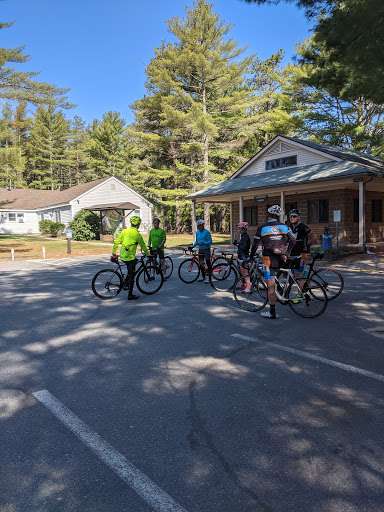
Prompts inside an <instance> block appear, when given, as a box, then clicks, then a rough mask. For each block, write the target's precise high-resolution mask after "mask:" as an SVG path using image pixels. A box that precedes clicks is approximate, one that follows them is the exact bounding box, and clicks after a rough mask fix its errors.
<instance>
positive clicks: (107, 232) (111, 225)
mask: <svg viewBox="0 0 384 512" xmlns="http://www.w3.org/2000/svg"><path fill="white" fill-rule="evenodd" d="M84 210H87V211H90V212H93V213H95V212H99V214H100V240H104V241H112V240H114V239H115V238H116V237H117V236H118V234H119V233H120V231H121V230H122V229H124V228H126V227H127V226H126V218H127V217H129V216H130V215H131V214H132V213H133V212H134V211H135V210H138V211H139V212H140V207H139V206H138V205H136V204H133V203H110V204H98V205H95V206H88V207H87V208H84ZM95 215H96V213H95Z"/></svg>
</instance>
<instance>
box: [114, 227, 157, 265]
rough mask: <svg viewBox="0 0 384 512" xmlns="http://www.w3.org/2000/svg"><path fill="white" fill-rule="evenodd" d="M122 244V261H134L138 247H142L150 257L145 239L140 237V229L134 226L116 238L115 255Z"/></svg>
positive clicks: (124, 230)
mask: <svg viewBox="0 0 384 512" xmlns="http://www.w3.org/2000/svg"><path fill="white" fill-rule="evenodd" d="M120 244H121V249H120V259H121V260H123V261H132V260H134V259H135V255H136V249H137V246H138V245H140V247H141V248H142V250H143V251H144V252H145V254H146V255H147V256H149V251H148V249H147V247H146V245H145V242H144V240H143V237H142V236H141V235H140V233H139V231H138V229H137V228H135V227H133V226H132V227H130V228H128V229H123V231H122V232H121V233H120V235H119V236H118V237H117V238H116V240H115V243H114V244H113V250H112V253H113V254H116V249H117V248H118V246H119V245H120Z"/></svg>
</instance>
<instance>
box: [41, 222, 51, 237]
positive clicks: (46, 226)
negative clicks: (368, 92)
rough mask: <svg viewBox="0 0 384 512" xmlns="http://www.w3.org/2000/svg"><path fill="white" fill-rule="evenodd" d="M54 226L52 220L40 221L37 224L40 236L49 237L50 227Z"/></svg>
mask: <svg viewBox="0 0 384 512" xmlns="http://www.w3.org/2000/svg"><path fill="white" fill-rule="evenodd" d="M52 224H54V222H53V221H52V220H41V221H40V222H39V229H40V233H41V234H42V235H49V234H50V233H51V226H52Z"/></svg>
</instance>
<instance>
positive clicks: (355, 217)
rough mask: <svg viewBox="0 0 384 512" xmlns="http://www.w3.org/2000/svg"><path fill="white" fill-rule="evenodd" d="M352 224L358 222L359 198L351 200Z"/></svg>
mask: <svg viewBox="0 0 384 512" xmlns="http://www.w3.org/2000/svg"><path fill="white" fill-rule="evenodd" d="M353 222H359V198H358V197H355V198H354V199H353Z"/></svg>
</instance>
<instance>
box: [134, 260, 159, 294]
mask: <svg viewBox="0 0 384 512" xmlns="http://www.w3.org/2000/svg"><path fill="white" fill-rule="evenodd" d="M163 283H164V276H163V272H162V271H161V270H160V269H159V268H157V267H155V266H152V265H147V266H145V267H143V268H142V269H141V270H139V272H138V274H137V276H136V286H137V289H138V290H139V291H140V292H141V293H144V294H145V295H152V294H153V293H156V292H158V291H159V290H160V288H161V287H162V286H163Z"/></svg>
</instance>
